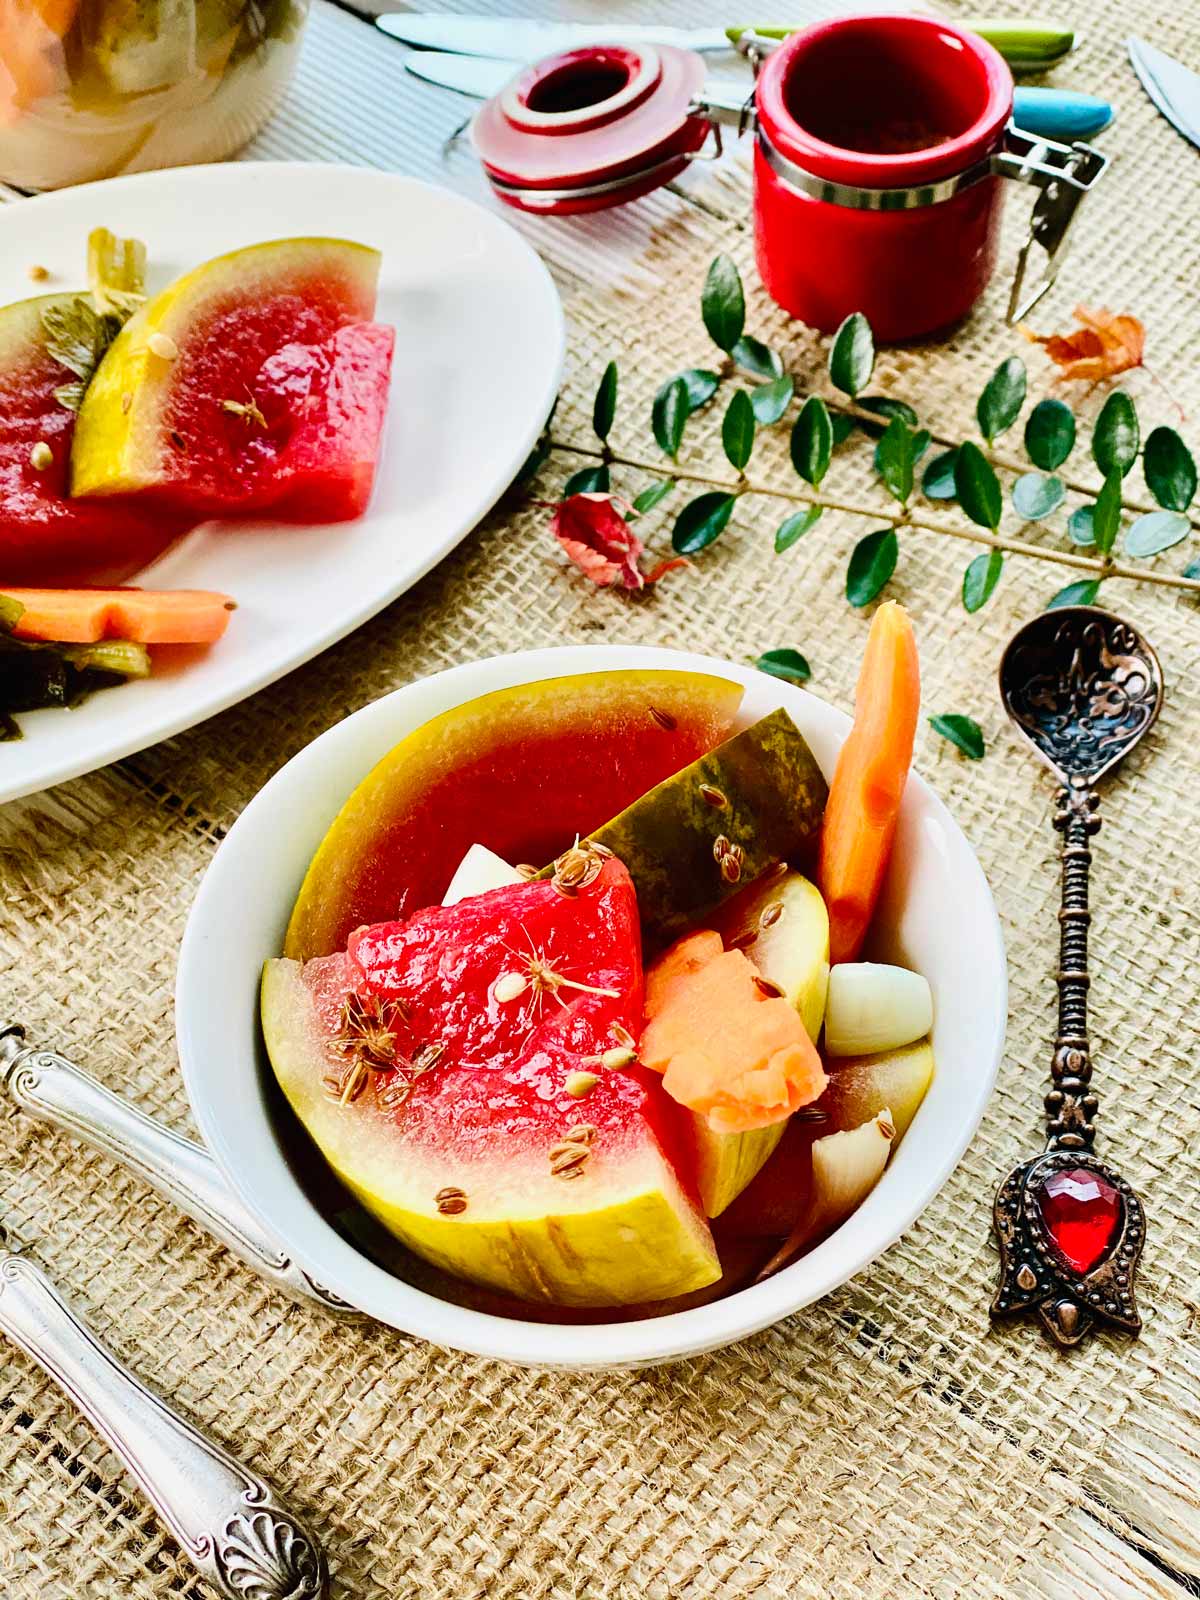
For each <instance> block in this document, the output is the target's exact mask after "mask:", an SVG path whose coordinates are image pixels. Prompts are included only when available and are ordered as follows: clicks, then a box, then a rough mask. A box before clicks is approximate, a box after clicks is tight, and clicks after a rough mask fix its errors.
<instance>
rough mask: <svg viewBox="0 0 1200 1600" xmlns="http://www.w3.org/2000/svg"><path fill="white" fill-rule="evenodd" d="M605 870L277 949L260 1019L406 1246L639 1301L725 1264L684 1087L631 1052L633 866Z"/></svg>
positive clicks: (635, 966)
mask: <svg viewBox="0 0 1200 1600" xmlns="http://www.w3.org/2000/svg"><path fill="white" fill-rule="evenodd" d="M591 870H592V871H594V874H595V875H594V876H592V877H591V878H590V881H585V882H584V883H582V884H581V885H580V886H579V887H578V888H577V889H576V890H575V892H574V893H572V894H568V895H564V894H563V893H562V892H561V890H560V889H559V888H557V887H555V885H554V884H552V883H549V882H539V883H522V884H519V885H515V886H512V887H508V888H501V889H495V890H492V891H490V892H489V893H486V894H483V895H478V896H474V897H471V898H469V899H466V900H462V901H459V902H458V903H457V904H455V905H452V906H437V907H431V908H428V909H426V910H423V911H418V912H417V913H415V914H414V915H413V916H412V917H410V918H408V919H407V920H406V921H403V922H392V923H385V924H382V925H378V926H373V927H367V928H362V929H359V930H357V931H356V932H355V934H354V935H353V936H352V937H351V939H350V941H349V946H348V949H347V950H346V951H345V952H344V953H342V954H338V955H332V956H324V957H317V958H315V959H313V960H311V961H309V962H307V963H306V964H304V965H303V966H301V965H300V964H299V963H298V962H295V961H290V960H286V959H284V960H279V961H269V962H268V963H267V965H266V968H265V971H264V976H263V987H262V1020H263V1030H264V1034H265V1037H266V1042H267V1047H268V1051H269V1053H270V1057H271V1063H272V1066H273V1068H274V1070H275V1074H276V1076H277V1078H278V1080H279V1082H280V1084H281V1086H282V1088H283V1090H284V1093H285V1094H286V1095H287V1097H288V1099H289V1101H290V1102H291V1105H292V1107H293V1109H294V1110H295V1111H296V1114H297V1115H298V1116H299V1118H300V1120H301V1122H302V1123H303V1124H304V1126H305V1127H306V1128H307V1130H308V1132H309V1134H310V1135H311V1136H312V1138H313V1139H314V1140H315V1142H316V1144H317V1145H318V1147H319V1148H320V1150H321V1151H322V1153H323V1155H324V1156H325V1158H326V1160H327V1161H328V1162H329V1163H330V1165H331V1166H332V1167H333V1168H334V1170H335V1171H336V1172H337V1173H338V1174H339V1176H340V1177H341V1178H342V1180H343V1182H345V1183H346V1185H347V1186H348V1187H349V1188H350V1189H351V1190H352V1191H353V1192H354V1193H355V1194H356V1195H357V1196H358V1198H359V1199H360V1200H361V1201H362V1203H363V1205H364V1206H366V1208H367V1209H368V1210H369V1211H371V1212H372V1213H373V1214H374V1215H375V1216H376V1217H378V1218H379V1219H380V1221H382V1222H383V1223H384V1225H385V1226H386V1227H388V1228H389V1229H390V1230H391V1231H392V1232H393V1233H394V1234H396V1235H397V1237H399V1238H400V1239H401V1240H403V1241H404V1243H405V1244H407V1245H408V1246H409V1248H410V1249H412V1250H413V1251H415V1252H416V1253H417V1254H418V1255H420V1256H422V1257H424V1258H425V1259H426V1260H428V1261H430V1262H432V1263H433V1264H434V1265H435V1266H438V1267H441V1268H443V1269H444V1270H446V1271H449V1272H451V1273H454V1274H455V1275H457V1276H459V1277H463V1278H466V1279H468V1280H470V1281H472V1282H474V1283H478V1284H483V1285H486V1286H490V1287H492V1288H495V1289H499V1290H501V1291H504V1292H506V1293H509V1294H515V1295H517V1296H519V1297H521V1298H524V1299H527V1300H542V1301H548V1302H551V1303H554V1304H559V1305H574V1306H603V1305H626V1304H631V1303H635V1302H641V1301H648V1300H661V1299H667V1298H670V1297H672V1296H675V1295H682V1294H687V1293H689V1292H692V1291H694V1290H697V1289H700V1288H703V1287H704V1286H705V1285H707V1284H710V1283H713V1282H715V1281H716V1280H717V1278H718V1277H719V1275H720V1266H719V1263H718V1261H717V1256H716V1252H715V1249H714V1247H713V1243H712V1237H711V1234H710V1233H709V1230H708V1227H707V1225H706V1223H705V1221H704V1218H703V1215H702V1213H701V1211H700V1208H699V1205H698V1202H697V1199H696V1195H695V1192H694V1190H693V1188H692V1186H691V1184H690V1182H689V1180H688V1179H687V1178H686V1177H684V1176H681V1171H686V1163H687V1159H688V1157H687V1147H688V1141H687V1136H686V1133H685V1132H684V1129H683V1124H682V1121H681V1118H680V1115H679V1112H678V1108H676V1107H675V1106H674V1105H673V1103H672V1102H671V1101H669V1100H668V1098H667V1096H666V1095H665V1094H664V1093H663V1091H662V1088H661V1085H660V1084H659V1083H658V1082H657V1081H656V1080H655V1078H654V1076H653V1075H652V1074H648V1073H645V1072H644V1071H642V1070H641V1069H640V1068H638V1067H636V1066H634V1065H632V1064H631V1063H630V1064H626V1063H625V1062H621V1061H620V1057H619V1053H620V1052H621V1051H622V1050H624V1049H626V1047H627V1045H628V1043H629V1041H631V1040H632V1039H634V1038H636V1036H637V1033H638V1031H639V1029H640V1027H641V1018H642V998H643V995H642V961H641V943H640V933H639V925H638V910H637V900H636V895H635V893H634V889H633V885H632V881H631V880H630V877H629V874H628V872H627V871H626V870H625V868H624V867H623V866H622V865H621V863H620V862H619V861H617V860H616V859H615V858H613V857H604V858H603V859H601V858H599V857H597V858H596V859H595V862H594V863H593V867H592V869H591ZM613 1051H617V1052H618V1056H616V1057H614V1056H613V1055H612V1054H611V1052H613Z"/></svg>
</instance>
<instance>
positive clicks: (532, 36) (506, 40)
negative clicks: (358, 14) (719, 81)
mask: <svg viewBox="0 0 1200 1600" xmlns="http://www.w3.org/2000/svg"><path fill="white" fill-rule="evenodd" d="M356 9H357V7H356ZM375 25H376V26H377V27H378V28H381V29H382V30H383V32H384V33H386V34H389V35H390V36H391V37H392V38H393V39H400V40H402V41H403V43H405V44H413V45H417V46H419V47H420V48H421V49H423V50H449V51H452V52H453V53H454V54H456V55H469V56H506V57H508V58H510V59H517V60H520V61H537V60H539V59H540V58H541V57H542V56H548V55H551V54H553V53H554V52H555V51H557V50H575V49H578V48H579V47H580V46H581V45H589V44H612V43H613V42H614V41H619V42H620V43H621V44H673V45H678V46H679V48H680V49H681V50H699V51H701V52H708V51H714V50H732V48H733V46H732V45H731V44H730V42H729V40H728V38H727V37H726V35H725V30H724V29H723V28H667V27H655V26H653V25H652V24H649V23H628V22H542V21H538V20H536V19H529V18H525V17H455V16H446V15H443V14H440V13H439V14H433V13H429V12H414V11H396V12H388V13H386V14H385V15H384V16H381V17H376V18H375Z"/></svg>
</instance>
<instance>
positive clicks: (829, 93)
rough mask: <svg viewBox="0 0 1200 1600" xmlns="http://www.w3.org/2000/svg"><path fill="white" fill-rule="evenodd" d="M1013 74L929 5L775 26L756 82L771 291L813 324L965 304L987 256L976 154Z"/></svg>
mask: <svg viewBox="0 0 1200 1600" xmlns="http://www.w3.org/2000/svg"><path fill="white" fill-rule="evenodd" d="M1012 90H1013V82H1012V74H1011V73H1010V72H1009V69H1008V66H1007V64H1006V63H1005V61H1004V59H1003V57H1002V56H1001V55H1000V54H999V52H998V51H996V50H994V49H993V48H992V46H991V45H990V44H988V43H986V42H985V41H984V40H983V39H981V38H979V37H978V35H976V34H971V33H968V32H967V31H966V30H965V29H963V28H958V27H955V26H954V25H953V24H951V23H948V22H941V21H939V20H937V19H935V18H932V17H917V16H896V15H891V14H881V15H857V16H852V17H844V18H839V19H835V20H832V21H829V22H821V23H817V24H815V25H814V26H813V27H811V28H806V29H804V31H803V32H802V33H797V34H793V35H792V36H791V37H790V38H789V39H787V40H786V42H785V43H784V44H783V45H782V47H781V48H780V49H779V50H777V51H776V52H775V53H774V54H773V55H771V56H769V57H768V58H767V60H766V63H765V64H764V66H763V68H762V71H761V73H760V75H759V80H758V93H757V110H758V133H757V139H756V145H755V151H754V178H755V185H754V188H755V198H754V226H755V240H756V247H757V255H758V269H759V272H760V274H761V276H762V280H763V283H764V284H765V285H766V287H767V289H768V291H769V292H770V294H771V295H772V297H773V298H774V299H775V300H777V301H778V302H779V304H780V305H781V306H782V307H783V308H784V310H785V311H788V312H790V313H791V315H792V316H795V317H799V318H800V319H801V320H802V321H804V322H807V323H809V324H811V325H812V326H813V327H816V328H822V329H824V330H825V331H827V332H832V331H833V329H835V328H836V327H837V326H838V324H839V323H840V322H841V321H842V320H843V318H845V317H846V316H848V315H849V314H850V313H851V312H852V311H861V312H863V313H864V314H865V315H866V316H867V318H868V319H869V320H870V323H871V326H872V328H873V329H874V331H875V335H876V337H877V338H879V339H884V340H896V339H910V338H915V337H917V336H918V335H921V334H926V333H931V332H933V331H934V330H935V329H938V328H944V327H946V326H947V325H948V324H950V323H952V322H955V321H957V319H958V318H960V317H962V316H964V315H965V314H966V312H968V311H969V310H970V309H971V307H972V306H973V305H974V304H975V302H976V300H977V299H978V298H979V296H980V295H981V294H982V293H983V290H984V288H985V287H986V285H987V282H988V279H989V278H990V277H991V275H992V269H993V267H994V265H995V256H996V238H997V233H998V229H999V223H1000V207H1001V197H1002V190H1003V185H1002V183H1001V180H1000V179H999V178H997V177H995V176H992V175H991V174H990V173H989V172H988V171H987V163H988V160H989V158H990V157H991V156H992V155H993V154H994V152H996V151H997V150H998V149H999V148H1000V146H1001V145H1002V143H1003V140H1004V130H1005V125H1006V123H1007V122H1008V119H1009V116H1010V114H1011V112H1012ZM879 191H891V193H890V194H880V193H879Z"/></svg>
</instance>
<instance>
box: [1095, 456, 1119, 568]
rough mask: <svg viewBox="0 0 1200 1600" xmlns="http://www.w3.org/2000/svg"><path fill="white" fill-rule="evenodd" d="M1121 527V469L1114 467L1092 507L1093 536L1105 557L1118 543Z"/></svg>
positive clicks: (1098, 548)
mask: <svg viewBox="0 0 1200 1600" xmlns="http://www.w3.org/2000/svg"><path fill="white" fill-rule="evenodd" d="M1120 527H1121V469H1120V468H1119V467H1114V468H1113V469H1112V471H1111V472H1110V473H1109V475H1108V477H1107V478H1105V480H1104V487H1103V489H1101V491H1100V493H1099V494H1098V495H1097V496H1096V504H1095V505H1094V506H1093V507H1092V535H1093V537H1094V538H1095V541H1096V548H1097V550H1100V551H1102V552H1103V553H1104V554H1105V555H1107V554H1108V552H1109V551H1110V550H1111V549H1112V547H1113V545H1114V544H1116V542H1117V534H1118V532H1119V531H1120Z"/></svg>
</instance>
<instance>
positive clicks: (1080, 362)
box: [1020, 306, 1146, 383]
mask: <svg viewBox="0 0 1200 1600" xmlns="http://www.w3.org/2000/svg"><path fill="white" fill-rule="evenodd" d="M1075 320H1076V322H1079V323H1081V324H1082V326H1081V327H1080V328H1079V329H1078V331H1075V332H1071V333H1051V334H1040V333H1034V332H1033V330H1032V329H1030V328H1027V327H1026V326H1025V325H1024V323H1022V324H1021V325H1020V326H1021V332H1022V333H1023V334H1024V335H1025V337H1026V338H1027V339H1028V340H1030V342H1031V343H1033V344H1040V345H1041V346H1042V348H1043V349H1044V350H1045V352H1046V354H1047V355H1048V356H1049V357H1050V359H1051V361H1053V362H1054V363H1055V365H1056V366H1057V367H1058V368H1059V376H1060V377H1063V378H1079V379H1083V380H1085V381H1087V382H1089V383H1099V382H1100V381H1101V380H1102V379H1104V378H1115V377H1116V376H1117V374H1118V373H1120V372H1128V371H1130V369H1131V368H1133V367H1140V366H1141V365H1142V362H1143V359H1144V356H1145V349H1146V330H1145V328H1144V327H1143V326H1142V324H1141V322H1139V320H1138V319H1137V317H1132V316H1128V315H1126V316H1118V315H1116V314H1115V313H1114V312H1112V311H1106V310H1104V309H1103V308H1101V309H1099V310H1096V311H1093V310H1091V309H1090V308H1089V307H1088V306H1076V307H1075Z"/></svg>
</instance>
